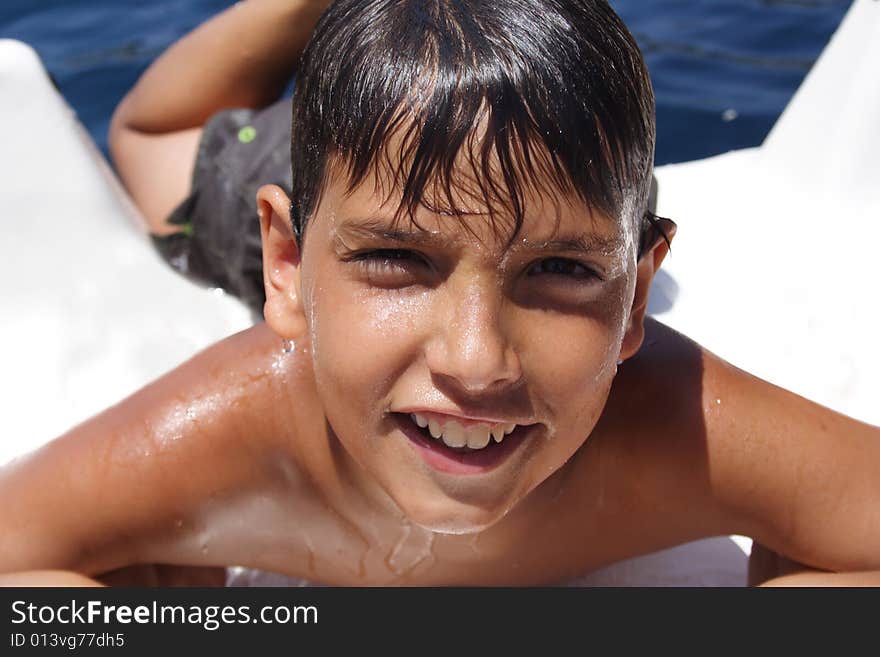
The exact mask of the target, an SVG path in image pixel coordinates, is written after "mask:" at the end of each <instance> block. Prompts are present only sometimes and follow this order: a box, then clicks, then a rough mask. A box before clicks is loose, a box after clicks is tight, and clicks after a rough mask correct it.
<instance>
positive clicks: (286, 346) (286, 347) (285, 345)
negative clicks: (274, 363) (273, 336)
mask: <svg viewBox="0 0 880 657" xmlns="http://www.w3.org/2000/svg"><path fill="white" fill-rule="evenodd" d="M294 349H296V343H295V342H294V341H293V340H284V341H282V342H281V351H282V353H285V354H289V353H292V352H293V350H294Z"/></svg>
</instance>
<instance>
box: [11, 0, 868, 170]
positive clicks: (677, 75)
mask: <svg viewBox="0 0 880 657" xmlns="http://www.w3.org/2000/svg"><path fill="white" fill-rule="evenodd" d="M230 4H231V3H230V2H228V1H219V0H128V1H124V0H38V1H36V2H35V1H34V0H3V2H2V3H0V38H2V37H11V38H15V39H20V40H22V41H26V42H28V43H30V44H31V45H32V46H34V47H35V48H36V49H37V51H38V52H39V53H40V55H41V56H42V58H43V60H44V62H45V64H46V66H47V68H48V69H49V71H50V73H51V74H52V76H53V77H54V79H55V80H56V82H57V84H58V86H59V88H60V89H61V91H62V93H63V94H64V96H65V97H66V98H67V100H68V102H69V103H70V104H71V105H73V107H74V108H75V109H76V111H77V113H78V114H79V117H80V119H81V120H82V122H83V123H84V124H85V126H86V127H87V128H88V130H89V132H90V133H91V134H92V137H93V138H94V139H95V141H96V142H97V143H98V144H99V145H100V146H101V148H102V149H105V144H106V138H105V135H106V131H107V125H108V122H109V120H110V115H111V113H112V111H113V108H114V106H115V105H116V103H118V102H119V100H120V99H121V98H122V96H123V95H124V94H125V92H126V90H127V89H129V88H130V87H131V86H132V84H134V82H135V81H136V80H137V78H138V76H139V75H140V74H141V72H143V70H144V69H145V68H146V67H147V66H148V65H149V63H150V62H151V61H152V60H153V59H154V58H155V57H156V56H157V55H159V54H160V53H161V52H162V50H163V49H165V48H166V47H167V46H168V45H169V44H170V43H172V42H173V41H174V40H175V39H177V38H179V37H180V36H182V35H183V34H185V33H186V32H188V31H189V30H191V29H192V28H193V27H195V26H196V25H198V24H199V23H200V22H202V21H203V20H205V19H206V18H208V17H209V16H211V15H212V14H214V13H216V12H218V11H220V10H222V9H224V8H226V7H228V6H229V5H230ZM611 4H612V5H613V6H614V7H615V9H616V10H617V11H618V12H619V13H620V14H621V16H622V17H623V18H624V20H625V21H626V23H627V24H628V25H629V26H630V29H631V30H632V31H633V33H634V34H635V35H636V38H637V39H638V41H639V44H640V45H641V46H642V49H643V51H644V53H645V56H646V58H647V61H648V66H649V68H650V70H651V75H652V78H653V81H654V86H655V89H656V93H657V102H658V109H657V117H658V145H657V162H658V164H663V163H667V162H677V161H684V160H691V159H695V158H699V157H706V156H709V155H713V154H716V153H721V152H725V151H727V150H730V149H733V148H743V147H746V146H754V145H758V144H760V143H761V141H762V140H763V138H764V136H765V135H766V134H767V132H768V131H769V130H770V128H771V127H772V126H773V123H774V122H775V120H776V118H777V117H778V116H779V114H780V112H781V111H782V110H783V108H784V107H785V105H786V103H787V102H788V100H789V99H790V98H791V95H792V94H793V93H794V91H795V90H796V89H797V87H798V85H799V84H800V82H801V80H802V79H803V77H804V75H806V73H807V71H808V70H809V69H810V66H811V65H812V63H813V61H814V60H815V58H816V57H817V56H818V55H819V53H820V52H821V50H822V48H823V47H824V46H825V44H826V43H827V41H828V38H829V37H830V35H831V34H832V32H833V31H834V29H835V28H836V26H837V25H838V24H839V22H840V20H841V18H842V17H843V14H844V13H845V11H846V9H847V8H848V7H849V5H850V4H851V2H850V0H612V3H611Z"/></svg>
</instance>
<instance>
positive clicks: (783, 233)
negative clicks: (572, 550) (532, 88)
mask: <svg viewBox="0 0 880 657" xmlns="http://www.w3.org/2000/svg"><path fill="white" fill-rule="evenodd" d="M0 122H2V123H0V124H2V125H3V126H4V128H5V129H4V138H3V145H2V149H0V179H2V181H3V182H2V184H0V219H2V221H3V225H4V230H3V235H4V238H3V245H2V251H3V257H2V258H0V289H2V304H3V305H2V309H3V312H2V316H3V321H2V323H0V364H2V365H0V366H2V372H3V374H2V376H0V399H2V400H3V418H4V429H5V430H4V432H3V439H2V440H0V464H2V463H4V462H6V461H8V460H9V459H11V458H13V457H15V456H17V455H19V454H22V453H24V452H27V451H30V450H31V449H34V448H35V447H37V446H39V445H41V444H43V443H44V442H46V441H47V440H49V439H51V438H53V437H54V436H56V435H58V434H60V433H62V432H63V431H65V430H66V429H68V428H70V427H71V426H73V425H74V424H76V423H78V422H80V421H82V420H84V419H85V418H87V417H89V416H91V415H92V414H94V413H96V412H97V411H99V410H101V409H103V408H105V407H107V406H109V405H111V404H113V403H115V402H116V401H118V400H120V399H122V398H123V397H125V396H126V395H128V394H130V393H131V392H133V391H135V390H136V389H138V388H139V387H141V386H142V385H144V384H145V383H146V382H148V381H150V380H151V379H153V378H155V377H157V376H159V375H160V374H162V373H164V372H165V371H167V370H169V369H171V368H173V367H174V366H176V365H177V364H179V363H180V362H182V361H183V360H185V359H186V358H188V357H189V356H191V355H192V354H194V353H195V352H196V351H198V350H199V349H202V348H203V347H206V346H207V345H209V344H211V343H212V342H214V341H216V340H218V339H220V338H222V337H225V336H227V335H229V334H231V333H233V332H235V331H238V330H241V329H243V328H245V327H247V326H249V325H250V323H251V320H250V315H249V313H248V311H247V310H246V309H245V308H244V307H243V306H242V305H241V304H239V303H238V302H237V301H236V300H235V299H233V298H230V297H228V296H226V295H224V294H223V293H222V292H217V291H211V290H205V289H202V288H199V287H196V286H194V285H192V284H191V283H189V282H188V281H186V280H185V279H183V278H182V277H180V276H179V275H178V274H176V273H175V272H173V271H171V270H170V268H168V267H167V266H166V265H165V264H164V263H163V262H162V261H161V260H160V259H159V257H158V256H157V255H156V254H155V252H154V251H153V249H152V247H151V246H150V244H149V243H148V242H147V240H146V239H145V237H144V234H143V232H142V230H141V228H140V225H141V224H140V221H139V219H138V217H137V212H136V210H135V209H134V208H133V206H132V205H131V203H130V202H129V200H128V199H127V197H126V195H125V192H124V191H123V190H122V189H121V188H120V186H119V185H118V184H117V183H116V181H115V179H114V177H113V175H112V173H111V172H110V170H109V168H108V166H107V164H106V162H104V160H103V158H102V157H101V155H100V153H99V152H98V151H97V149H96V148H95V147H94V145H93V144H92V143H91V141H90V139H89V137H88V135H87V134H86V133H85V131H84V130H83V129H82V128H81V126H80V125H79V123H78V122H77V120H76V117H75V116H74V114H73V112H72V111H71V109H70V108H69V107H68V106H67V104H66V103H65V102H64V100H63V98H62V97H61V96H60V95H59V94H58V93H57V92H56V91H55V89H54V88H53V87H52V85H51V83H50V81H49V79H48V77H47V75H46V73H45V70H44V69H43V67H42V65H41V63H40V61H39V59H38V57H37V55H36V54H35V53H34V51H33V50H32V49H31V48H30V47H28V46H27V45H25V44H22V43H19V42H16V41H8V40H0ZM657 178H658V180H659V183H660V193H659V207H658V211H659V213H660V214H661V215H663V216H668V217H671V218H674V219H675V220H676V221H677V222H678V224H679V234H678V236H677V237H676V240H675V244H674V247H673V252H672V255H671V257H670V258H669V259H668V260H667V265H665V271H664V272H663V274H662V276H660V277H659V279H658V281H657V284H656V286H655V289H654V291H653V293H652V298H651V302H650V309H651V311H652V313H653V314H654V315H655V316H656V317H658V318H659V319H661V320H662V321H664V322H666V323H667V324H669V325H671V326H673V327H675V328H677V329H678V330H680V331H682V332H684V333H686V334H688V335H690V336H692V337H693V338H695V339H696V340H697V341H698V342H700V343H702V344H703V345H705V346H706V347H707V348H709V349H711V350H713V351H715V352H716V353H717V354H719V355H720V356H722V357H724V358H726V359H727V360H729V361H731V362H732V363H734V364H736V365H738V366H740V367H743V368H744V369H747V370H749V371H751V372H754V373H755V374H757V375H759V376H761V377H763V378H765V379H767V380H769V381H772V382H774V383H777V384H779V385H781V386H783V387H786V388H789V389H791V390H793V391H795V392H797V393H799V394H801V395H804V396H805V397H808V398H810V399H813V400H815V401H817V402H819V403H822V404H824V405H826V406H829V407H831V408H834V409H836V410H838V411H841V412H843V413H846V414H848V415H851V416H853V417H856V418H858V419H861V420H864V421H867V422H871V423H873V424H880V403H878V402H880V339H878V331H877V326H878V323H880V322H878V319H880V307H878V293H877V291H876V289H875V288H874V284H875V282H876V281H877V275H876V272H877V269H876V265H875V264H874V262H875V250H876V248H877V247H876V246H875V244H876V238H875V233H874V230H875V229H876V227H877V224H878V222H880V192H878V184H880V2H877V1H876V0H855V2H854V3H853V5H852V7H851V9H850V11H849V13H848V14H847V17H846V18H845V20H844V21H843V23H842V24H841V26H840V28H839V30H838V32H837V33H836V35H835V36H834V38H833V39H832V41H831V43H830V44H829V46H828V48H827V49H826V51H825V52H824V53H823V55H822V57H821V58H820V60H819V61H818V62H817V64H816V66H815V67H814V69H813V71H812V72H811V73H810V75H809V76H808V78H807V79H806V81H805V82H804V84H803V86H802V88H801V89H800V90H799V92H798V93H797V95H796V96H795V98H794V99H793V101H792V102H791V104H790V105H789V107H788V108H787V109H786V111H785V113H784V114H783V115H782V117H781V118H780V120H779V122H778V123H777V125H776V126H775V128H774V129H773V131H772V132H771V134H770V135H769V137H768V138H767V140H766V141H765V142H764V144H763V145H762V146H761V147H759V148H754V149H747V150H742V151H735V152H731V153H728V154H726V155H721V156H718V157H714V158H710V159H707V160H702V161H697V162H689V163H686V164H678V165H671V166H666V167H661V168H659V169H658V171H657ZM749 547H750V542H749V540H748V539H746V538H742V537H730V538H728V537H720V538H716V539H709V540H705V541H699V542H696V543H691V544H688V545H685V546H680V547H677V548H674V549H672V550H665V551H663V552H660V553H656V554H653V555H648V556H645V557H640V558H638V559H633V560H629V561H626V562H623V563H620V564H617V565H615V566H612V567H610V568H607V569H604V570H602V571H599V572H596V573H592V574H591V575H589V576H586V577H584V578H582V579H580V580H578V581H577V582H575V583H576V584H583V585H689V586H692V585H730V586H739V585H743V584H745V577H746V576H745V573H746V555H747V553H748V550H749ZM232 581H233V582H234V583H261V584H283V583H289V580H286V579H284V578H281V577H275V576H272V575H269V574H256V575H254V574H248V573H242V572H237V573H236V574H235V576H234V577H233V578H232Z"/></svg>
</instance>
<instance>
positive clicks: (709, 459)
mask: <svg viewBox="0 0 880 657" xmlns="http://www.w3.org/2000/svg"><path fill="white" fill-rule="evenodd" d="M647 328H648V331H647V337H646V340H645V344H644V347H643V348H642V350H641V351H640V352H639V354H638V355H637V356H636V357H635V358H633V359H632V361H631V362H629V363H626V364H625V365H623V366H622V367H621V370H620V373H619V374H618V380H616V381H615V385H614V388H613V390H612V393H611V396H610V398H609V401H608V405H607V408H606V412H605V414H604V415H603V418H602V420H601V421H600V424H599V426H597V429H596V431H595V432H594V436H593V437H592V438H591V442H592V441H593V440H594V439H595V444H590V443H588V444H587V446H586V449H585V450H584V461H585V463H586V464H587V465H585V468H587V469H589V468H591V467H592V468H593V470H595V469H596V468H597V465H596V464H597V463H599V464H601V463H604V468H605V478H606V480H607V479H608V477H609V475H610V476H611V477H613V479H614V481H616V482H618V483H616V484H615V487H614V488H613V490H614V491H615V493H614V495H616V496H617V497H618V498H619V499H620V500H622V503H623V504H625V505H626V506H627V508H628V509H629V510H630V511H632V513H633V515H631V518H636V521H637V522H640V523H642V526H644V527H645V528H646V530H645V533H646V535H647V536H653V537H655V540H656V542H657V543H658V544H663V543H666V542H681V541H684V540H689V539H691V538H697V537H700V536H710V535H718V534H731V533H739V534H745V535H748V536H752V537H754V538H756V539H758V540H759V541H761V542H762V543H764V544H765V545H769V546H771V547H772V548H773V549H774V550H776V551H777V552H780V553H782V554H785V555H787V556H789V557H791V558H793V559H796V560H797V561H800V562H802V563H806V564H809V565H813V566H814V567H818V568H827V569H834V568H840V569H846V568H852V567H859V568H863V569H864V568H870V567H876V563H875V562H876V560H877V559H878V557H877V555H878V554H880V530H878V529H877V528H880V482H878V480H877V477H876V476H874V475H872V474H871V473H872V472H877V471H878V468H880V430H878V429H877V428H876V427H871V426H869V425H866V424H863V423H860V422H857V421H855V420H853V419H851V418H848V417H845V416H843V415H841V414H838V413H835V412H834V411H831V410H830V409H827V408H824V407H822V406H820V405H818V404H815V403H813V402H810V401H808V400H806V399H804V398H802V397H799V396H798V395H795V394H793V393H791V392H789V391H786V390H783V389H781V388H779V387H777V386H774V385H772V384H770V383H768V382H766V381H763V380H761V379H759V378H757V377H755V376H752V375H750V374H748V373H747V372H744V371H742V370H740V369H738V368H736V367H734V366H732V365H731V364H729V363H727V362H725V361H724V360H722V359H721V358H718V357H717V356H715V355H714V354H712V353H711V352H709V351H707V350H705V349H703V348H702V347H700V346H699V345H697V344H696V343H694V342H693V341H691V340H689V339H688V338H686V337H685V336H683V335H681V334H679V333H677V332H675V331H673V330H672V329H670V328H668V327H666V326H663V325H662V324H660V323H658V322H655V321H650V322H649V325H648V327H647ZM591 464H592V465H591ZM609 464H613V469H609ZM872 550H873V552H872ZM872 560H873V561H872Z"/></svg>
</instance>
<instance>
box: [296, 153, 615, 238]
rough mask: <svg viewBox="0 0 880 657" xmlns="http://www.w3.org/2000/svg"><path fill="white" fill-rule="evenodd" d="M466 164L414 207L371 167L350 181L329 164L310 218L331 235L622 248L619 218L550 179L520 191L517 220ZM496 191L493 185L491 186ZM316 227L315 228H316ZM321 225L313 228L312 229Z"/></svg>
mask: <svg viewBox="0 0 880 657" xmlns="http://www.w3.org/2000/svg"><path fill="white" fill-rule="evenodd" d="M477 175H478V174H477V173H476V172H475V171H474V167H473V166H470V164H469V163H466V164H464V165H463V166H461V167H456V168H455V169H453V171H452V181H453V183H454V184H452V185H450V186H448V187H444V185H443V184H442V182H441V181H439V180H437V179H434V180H431V181H429V182H428V184H427V185H426V186H425V189H424V192H423V194H422V195H421V197H420V199H419V203H418V205H417V207H416V208H414V209H413V210H412V211H410V210H409V209H408V208H406V207H405V204H404V203H403V202H402V200H403V191H402V189H401V187H402V186H401V185H399V184H394V183H393V181H392V180H390V179H389V175H388V172H387V171H383V169H382V167H378V166H377V167H374V168H372V169H371V170H370V171H368V172H367V174H366V175H365V176H364V178H363V179H362V180H360V181H359V182H358V183H357V184H356V185H354V186H352V185H351V183H350V179H349V177H348V175H347V173H346V170H345V167H344V166H343V165H341V164H339V163H336V164H334V165H333V166H331V167H330V168H329V171H328V176H327V180H326V182H325V186H324V189H323V193H322V197H321V200H320V203H319V206H318V208H317V211H316V213H315V215H314V217H313V219H312V221H311V223H312V224H318V225H320V224H324V228H325V229H327V231H329V232H330V233H332V234H336V235H344V236H354V237H380V238H381V237H387V238H393V239H394V240H395V241H416V240H417V239H418V240H420V241H430V240H429V238H430V237H433V238H436V239H435V240H434V241H438V242H439V241H443V242H445V243H446V244H450V243H453V242H476V243H478V244H479V245H481V246H483V247H486V248H493V249H497V248H501V249H506V248H509V247H510V246H512V245H513V244H529V245H540V244H543V243H546V242H550V241H555V242H557V243H560V245H561V242H569V243H570V245H569V246H571V247H572V248H571V249H569V250H591V251H596V250H599V251H602V252H604V253H606V254H607V255H611V253H610V252H612V251H621V250H623V251H625V250H626V247H627V246H628V237H629V236H628V235H627V232H626V231H625V230H624V227H623V226H622V225H621V223H620V222H618V221H616V220H615V219H613V218H611V217H609V216H608V215H607V214H605V213H603V212H601V211H600V210H599V209H597V208H596V207H594V206H592V205H590V204H589V203H587V202H585V201H584V200H582V199H581V198H579V197H578V196H577V195H576V194H574V193H573V192H570V191H565V190H561V189H559V187H558V186H556V185H554V184H553V183H552V181H547V180H544V181H538V184H535V185H526V186H524V188H523V189H522V190H521V208H520V211H521V221H520V222H517V218H516V217H515V216H514V215H513V213H512V212H511V211H510V208H509V207H508V206H507V204H505V203H499V202H498V201H497V199H496V200H495V201H494V202H493V200H491V199H489V200H487V199H486V197H485V194H484V193H483V190H482V189H481V187H480V185H479V184H478V181H477V180H476V176H477ZM498 191H500V190H498ZM318 225H315V226H314V228H319V226H318ZM319 230H320V229H319Z"/></svg>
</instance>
